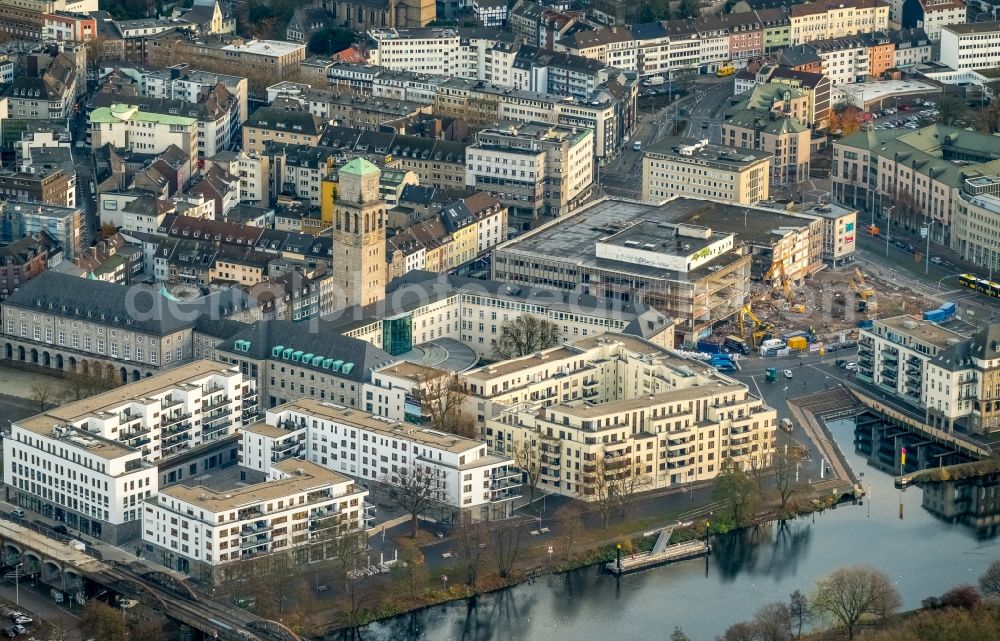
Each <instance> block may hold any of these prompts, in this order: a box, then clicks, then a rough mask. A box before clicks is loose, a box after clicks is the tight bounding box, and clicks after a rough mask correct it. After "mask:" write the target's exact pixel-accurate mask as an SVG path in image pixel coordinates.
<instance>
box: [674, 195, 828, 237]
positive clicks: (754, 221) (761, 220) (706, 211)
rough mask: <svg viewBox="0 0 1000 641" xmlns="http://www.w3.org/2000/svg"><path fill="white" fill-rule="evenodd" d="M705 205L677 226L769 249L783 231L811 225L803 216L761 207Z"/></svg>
mask: <svg viewBox="0 0 1000 641" xmlns="http://www.w3.org/2000/svg"><path fill="white" fill-rule="evenodd" d="M709 205H710V206H705V207H702V208H701V209H699V210H698V211H694V212H691V213H689V214H687V215H685V216H683V217H682V218H680V219H679V220H678V221H677V222H679V223H682V224H686V225H701V226H703V227H710V228H711V229H712V230H718V231H720V232H725V233H729V234H736V241H737V244H739V243H740V242H741V241H742V242H748V243H752V244H755V245H770V244H771V243H772V242H774V241H776V240H777V239H779V238H781V237H782V236H784V235H785V234H786V233H787V230H789V229H802V228H806V227H809V225H811V224H812V223H813V222H814V221H813V219H811V218H806V217H805V216H794V215H791V214H788V213H782V212H780V211H776V210H773V209H764V208H761V207H742V206H738V205H726V204H724V203H709ZM782 229H784V230H785V231H782Z"/></svg>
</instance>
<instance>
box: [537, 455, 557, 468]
mask: <svg viewBox="0 0 1000 641" xmlns="http://www.w3.org/2000/svg"><path fill="white" fill-rule="evenodd" d="M541 460H542V463H544V464H546V465H551V466H553V467H559V466H560V459H559V457H558V456H548V455H546V454H542V456H541Z"/></svg>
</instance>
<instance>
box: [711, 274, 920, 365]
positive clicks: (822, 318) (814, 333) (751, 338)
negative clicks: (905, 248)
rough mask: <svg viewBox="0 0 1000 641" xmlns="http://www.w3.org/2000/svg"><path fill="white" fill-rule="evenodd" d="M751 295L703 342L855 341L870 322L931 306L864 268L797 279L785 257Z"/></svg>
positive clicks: (754, 348)
mask: <svg viewBox="0 0 1000 641" xmlns="http://www.w3.org/2000/svg"><path fill="white" fill-rule="evenodd" d="M748 298H749V302H748V303H747V304H746V305H744V306H743V307H742V308H741V309H740V310H739V312H738V313H737V314H736V315H734V316H733V317H731V318H729V319H728V320H726V321H724V322H722V323H718V324H716V326H715V327H714V331H713V335H712V337H710V338H708V339H706V341H702V342H701V343H706V342H707V343H715V344H720V345H721V344H722V343H723V342H724V340H725V338H726V337H727V336H738V337H740V338H741V339H743V340H744V341H745V342H746V344H747V346H748V347H749V349H750V350H751V351H752V352H753V353H757V351H758V350H759V348H760V347H761V344H762V343H763V342H764V341H766V340H773V339H781V338H783V337H784V338H793V337H795V336H800V337H803V338H805V343H803V342H801V341H795V340H794V339H793V342H791V343H789V344H788V347H790V348H793V349H803V348H805V347H806V346H807V345H808V344H811V343H815V342H820V341H823V342H826V343H831V342H834V343H835V342H837V341H843V340H852V339H854V338H856V337H857V330H858V327H859V324H861V323H863V322H864V321H868V320H872V319H875V318H877V317H881V316H896V315H899V314H917V313H920V312H921V311H922V310H923V309H924V308H925V307H927V301H926V300H925V299H924V298H923V297H922V296H920V295H917V294H916V293H914V292H912V291H910V290H909V289H906V288H901V287H898V286H897V285H895V284H894V283H890V282H886V281H883V280H881V279H880V278H879V277H878V275H877V274H870V273H868V274H866V273H864V272H863V271H862V270H861V268H859V267H849V268H845V269H841V270H837V271H834V270H829V269H821V270H819V271H816V272H814V273H812V274H810V275H809V276H806V277H803V278H801V279H800V280H799V281H798V282H797V283H795V282H793V281H792V280H791V279H790V278H788V276H787V274H786V273H785V270H784V268H783V263H782V262H781V261H775V262H773V263H772V265H771V267H770V268H769V269H768V270H767V272H765V273H764V275H763V277H761V278H759V279H753V282H752V283H751V285H750V288H749V296H748ZM701 343H700V344H701Z"/></svg>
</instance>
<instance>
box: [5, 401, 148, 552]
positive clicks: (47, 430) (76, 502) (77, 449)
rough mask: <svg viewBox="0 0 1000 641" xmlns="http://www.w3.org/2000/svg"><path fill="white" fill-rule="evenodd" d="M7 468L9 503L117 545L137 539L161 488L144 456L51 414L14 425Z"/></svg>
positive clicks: (8, 440)
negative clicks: (148, 502)
mask: <svg viewBox="0 0 1000 641" xmlns="http://www.w3.org/2000/svg"><path fill="white" fill-rule="evenodd" d="M3 465H4V485H5V489H6V497H5V498H6V500H7V501H9V502H11V503H13V504H15V505H18V506H19V507H21V508H23V509H25V510H30V511H31V512H37V513H39V514H42V515H43V516H46V517H48V518H52V519H55V520H57V521H64V522H65V523H66V524H67V526H69V527H71V528H73V529H74V530H79V531H80V532H82V533H83V534H86V535H88V536H92V537H94V538H96V539H99V540H103V541H110V542H112V543H118V542H122V541H127V540H131V539H134V538H135V536H136V534H137V533H138V527H137V526H138V521H137V519H138V518H140V517H141V505H142V501H143V500H144V499H146V498H148V497H149V496H151V495H152V494H153V493H155V492H156V490H157V474H156V466H154V465H151V464H149V463H147V462H146V461H144V460H143V458H142V453H141V452H139V451H138V450H135V449H133V448H130V447H126V446H124V445H121V444H120V443H118V442H117V441H112V440H108V439H104V438H101V437H98V436H94V435H91V434H89V433H87V432H86V431H85V430H82V429H77V428H73V427H67V426H65V425H64V424H63V422H62V421H61V420H60V419H59V418H57V417H52V416H49V415H47V414H41V415H38V416H34V417H32V418H29V419H25V420H23V421H15V422H13V423H11V427H10V436H9V437H6V438H4V440H3Z"/></svg>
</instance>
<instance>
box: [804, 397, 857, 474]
mask: <svg viewBox="0 0 1000 641" xmlns="http://www.w3.org/2000/svg"><path fill="white" fill-rule="evenodd" d="M856 404H857V403H856V401H855V399H854V397H852V396H851V394H850V393H849V392H847V391H846V390H844V389H841V388H837V389H834V390H826V391H823V392H818V393H816V394H810V395H809V396H803V397H800V398H796V399H792V400H790V401H788V409H789V411H790V412H791V414H792V417H793V420H795V422H796V423H798V424H799V425H801V426H802V429H803V430H804V431H805V433H806V435H808V436H809V438H810V439H811V440H812V441H813V443H815V444H816V447H818V448H819V450H820V452H821V453H822V454H823V457H824V458H825V459H826V461H827V463H828V464H829V466H830V469H831V470H832V473H833V477H834V478H835V479H837V480H840V481H842V482H845V483H850V484H851V485H856V484H857V479H856V478H855V477H854V473H853V472H852V471H851V469H850V467H849V466H848V465H847V463H846V461H845V460H844V457H843V455H842V454H841V452H840V448H838V447H837V444H836V443H834V442H833V440H832V439H831V438H830V437H829V436H828V434H827V432H826V430H825V429H824V427H823V426H822V425H821V423H820V419H818V418H817V415H823V414H828V413H830V412H838V411H842V410H846V409H849V408H851V407H854V406H856Z"/></svg>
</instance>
